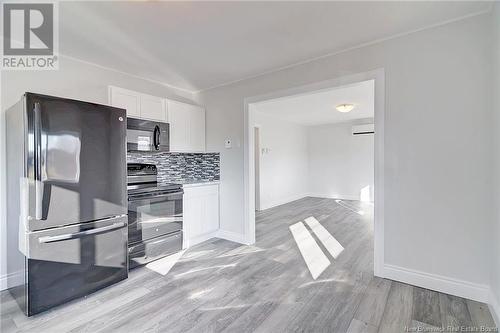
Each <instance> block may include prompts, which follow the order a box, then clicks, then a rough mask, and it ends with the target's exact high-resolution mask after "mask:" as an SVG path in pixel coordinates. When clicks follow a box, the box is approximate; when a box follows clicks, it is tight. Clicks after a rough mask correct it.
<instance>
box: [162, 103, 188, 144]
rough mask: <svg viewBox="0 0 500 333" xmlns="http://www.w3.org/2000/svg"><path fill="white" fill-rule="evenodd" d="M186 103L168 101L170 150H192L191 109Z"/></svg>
mask: <svg viewBox="0 0 500 333" xmlns="http://www.w3.org/2000/svg"><path fill="white" fill-rule="evenodd" d="M188 106H189V105H188V104H186V103H180V102H176V101H170V100H168V101H167V114H168V118H167V121H168V123H169V124H170V151H180V152H188V151H190V141H191V140H190V124H191V122H190V117H191V113H190V109H189V107H188Z"/></svg>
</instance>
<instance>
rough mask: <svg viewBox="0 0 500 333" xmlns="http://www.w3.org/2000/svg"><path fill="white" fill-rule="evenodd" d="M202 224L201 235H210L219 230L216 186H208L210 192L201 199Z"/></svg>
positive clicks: (217, 191)
mask: <svg viewBox="0 0 500 333" xmlns="http://www.w3.org/2000/svg"><path fill="white" fill-rule="evenodd" d="M203 205H204V210H203V211H204V223H203V226H202V228H203V233H204V234H206V233H210V232H214V231H217V230H218V229H219V190H218V186H217V185H215V186H210V192H209V193H207V194H206V195H205V196H204V197H203Z"/></svg>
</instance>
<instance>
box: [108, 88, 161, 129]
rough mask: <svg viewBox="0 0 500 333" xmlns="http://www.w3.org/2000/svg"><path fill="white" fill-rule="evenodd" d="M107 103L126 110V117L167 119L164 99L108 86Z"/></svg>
mask: <svg viewBox="0 0 500 333" xmlns="http://www.w3.org/2000/svg"><path fill="white" fill-rule="evenodd" d="M108 97H109V104H111V105H112V106H116V107H119V108H123V109H126V110H127V117H135V118H144V119H149V120H157V121H163V122H165V121H167V111H166V109H165V99H164V98H160V97H156V96H151V95H147V94H143V93H140V92H137V91H132V90H128V89H123V88H119V87H113V86H110V87H109V92H108Z"/></svg>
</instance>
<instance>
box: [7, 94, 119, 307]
mask: <svg viewBox="0 0 500 333" xmlns="http://www.w3.org/2000/svg"><path fill="white" fill-rule="evenodd" d="M6 120H7V232H8V236H7V239H8V243H7V257H8V263H7V265H8V267H7V269H8V273H9V276H10V277H12V279H11V281H9V282H8V283H9V287H10V291H11V293H12V294H13V295H14V297H15V298H16V300H17V301H18V303H19V305H20V307H21V308H22V309H23V311H24V312H25V313H26V314H27V315H28V316H31V315H34V314H37V313H39V312H42V311H45V310H47V309H50V308H52V307H54V306H56V305H59V304H62V303H65V302H67V301H69V300H72V299H75V298H78V297H81V296H85V295H88V294H90V293H92V292H94V291H96V290H98V289H101V288H103V287H106V286H109V285H111V284H113V283H116V282H118V281H120V280H123V279H125V278H127V276H128V270H127V268H128V267H127V262H128V260H127V215H126V214H127V183H126V182H127V181H126V175H127V169H126V123H127V122H126V112H125V110H123V109H118V108H114V107H110V106H104V105H99V104H94V103H87V102H81V101H76V100H71V99H64V98H58V97H51V96H45V95H39V94H34V93H26V94H25V95H24V96H23V98H22V100H21V101H20V102H19V103H17V104H16V105H14V106H13V107H12V108H10V109H9V110H8V111H7V114H6Z"/></svg>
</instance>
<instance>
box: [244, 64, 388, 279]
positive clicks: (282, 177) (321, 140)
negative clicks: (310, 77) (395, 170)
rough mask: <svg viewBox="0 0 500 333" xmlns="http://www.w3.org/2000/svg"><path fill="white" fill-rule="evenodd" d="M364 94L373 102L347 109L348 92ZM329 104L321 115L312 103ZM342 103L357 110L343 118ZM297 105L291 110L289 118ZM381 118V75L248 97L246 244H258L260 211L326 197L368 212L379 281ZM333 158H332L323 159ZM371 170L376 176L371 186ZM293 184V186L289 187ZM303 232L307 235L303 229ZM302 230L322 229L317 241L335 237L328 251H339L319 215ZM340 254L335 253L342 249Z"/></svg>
mask: <svg viewBox="0 0 500 333" xmlns="http://www.w3.org/2000/svg"><path fill="white" fill-rule="evenodd" d="M363 88H364V89H365V90H366V89H367V90H366V91H369V89H371V92H372V95H371V102H370V101H369V100H361V102H360V101H352V102H353V103H350V99H352V98H351V97H349V96H348V92H353V91H360V89H361V90H362V89H363ZM342 92H343V93H344V99H343V100H342V102H341V101H340V100H337V99H334V98H332V97H334V96H335V95H339V94H340V95H342ZM311 96H312V97H311ZM308 97H309V98H308ZM358 97H359V96H358ZM321 98H323V99H324V100H321ZM328 98H332V99H331V101H332V102H331V103H330V104H329V105H328V107H329V110H327V111H325V110H323V111H321V112H319V111H318V112H317V110H316V109H317V107H318V105H315V104H314V103H316V102H318V101H322V103H323V104H325V101H327V100H328ZM368 98H369V96H368ZM287 103H288V104H287ZM290 103H292V104H290ZM300 103H303V104H300ZM370 103H371V114H370V108H369V107H368V108H367V107H366V106H368V105H369V104H370ZM340 104H354V111H353V112H347V113H345V114H343V112H342V111H344V110H343V109H342V107H339V108H340V109H342V110H339V108H337V106H340ZM297 105H298V106H297ZM292 106H293V108H294V110H292V111H291V112H290V110H291V109H292ZM348 107H350V106H348ZM301 110H302V111H301ZM383 115H384V70H383V69H379V70H375V71H371V72H366V73H360V74H355V75H350V76H346V77H341V78H337V79H332V80H328V81H323V82H319V83H315V84H310V85H307V86H302V87H297V88H292V89H288V90H284V91H278V92H273V93H270V94H266V95H261V96H257V97H252V98H247V99H246V100H245V145H244V148H245V239H246V242H247V243H249V244H253V243H255V241H256V239H255V216H256V211H257V212H258V211H260V210H265V209H267V208H270V207H276V206H279V205H281V204H285V203H288V202H291V201H294V200H297V199H300V198H308V197H318V198H329V199H332V200H334V202H335V203H336V204H337V205H339V206H341V207H343V208H344V209H346V210H351V211H353V212H354V213H355V214H358V215H365V214H367V212H368V213H369V214H371V215H372V218H371V221H373V244H374V246H373V252H374V260H373V263H374V264H373V266H374V274H375V275H377V276H381V275H382V274H381V273H382V268H383V258H384V251H383V250H384V249H383V244H384V243H383V235H384V233H383V231H384V229H383V213H384V212H383V168H382V164H383V131H384V122H383V121H384V117H383ZM284 117H285V118H286V119H284ZM264 124H266V126H264ZM266 127H267V128H268V130H266ZM304 127H305V129H304ZM269 129H270V130H269ZM332 133H334V134H332ZM335 133H336V134H335ZM370 135H371V136H370ZM370 137H371V139H370ZM370 140H371V141H370ZM333 146H335V147H334V148H335V149H333V148H332V147H333ZM328 147H330V148H332V149H328ZM370 147H371V153H370ZM349 148H351V150H350V151H351V153H352V152H355V154H351V155H352V156H347V155H346V154H348V153H349ZM315 149H316V151H314V150H315ZM361 152H364V153H363V154H361ZM328 154H330V155H332V156H333V157H332V156H330V157H332V158H333V159H330V160H328V159H326V160H323V159H324V158H325V156H326V155H328ZM335 155H337V156H335ZM335 159H337V160H339V159H340V160H341V163H337V164H335V163H336V161H335ZM347 160H348V162H349V163H347V162H346V161H347ZM370 160H371V162H370ZM368 169H370V170H371V179H370V172H369V171H366V170H368ZM270 171H271V172H270ZM362 175H368V176H366V177H364V176H362ZM363 177H364V178H363ZM292 179H293V180H294V181H290V180H292ZM297 203H299V202H297ZM370 209H371V211H370ZM304 218H305V217H304ZM305 225H307V226H308V228H302V227H303V226H305ZM303 226H299V227H300V228H298V229H297V228H295V231H296V232H299V234H300V233H303V232H304V230H305V229H307V230H310V233H311V234H314V233H315V232H316V231H318V230H319V232H320V234H321V233H322V234H323V236H325V237H327V238H330V244H335V242H334V241H333V240H332V239H331V237H330V236H331V235H329V236H328V234H326V233H325V231H326V230H324V228H323V227H322V225H321V218H320V217H319V216H311V219H308V218H305V222H304V223H303ZM290 231H292V227H290ZM292 234H293V232H292ZM294 237H295V235H294ZM300 237H302V236H300ZM315 237H320V235H316V236H315ZM320 240H321V239H320ZM335 241H336V240H335ZM337 243H338V242H337ZM323 246H325V247H326V245H325V244H323ZM299 248H300V245H299ZM334 248H335V246H334ZM336 248H337V250H338V249H339V248H341V245H340V244H338V245H337V247H336ZM342 249H343V248H342ZM327 250H328V248H327ZM337 250H334V251H337ZM337 255H338V254H337ZM311 273H312V271H311Z"/></svg>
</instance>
